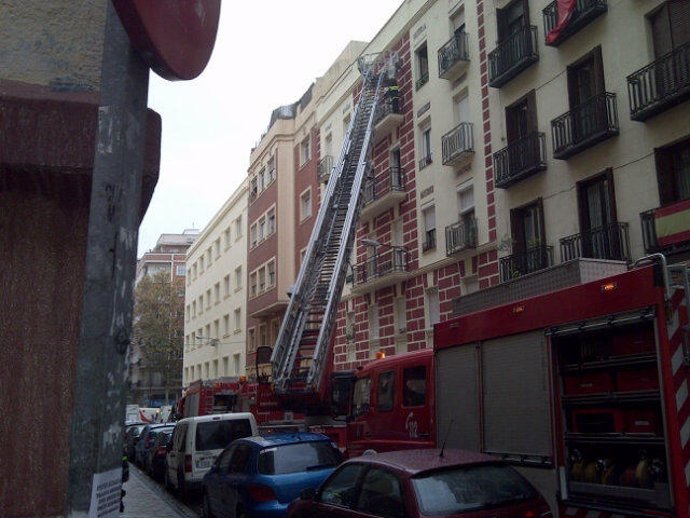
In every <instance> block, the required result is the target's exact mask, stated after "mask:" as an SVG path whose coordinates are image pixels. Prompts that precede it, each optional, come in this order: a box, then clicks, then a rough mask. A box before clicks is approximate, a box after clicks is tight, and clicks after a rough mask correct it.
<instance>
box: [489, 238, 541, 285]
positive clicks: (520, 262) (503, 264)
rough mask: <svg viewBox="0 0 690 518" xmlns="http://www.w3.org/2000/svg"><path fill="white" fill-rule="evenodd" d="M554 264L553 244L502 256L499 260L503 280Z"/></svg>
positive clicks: (506, 280)
mask: <svg viewBox="0 0 690 518" xmlns="http://www.w3.org/2000/svg"><path fill="white" fill-rule="evenodd" d="M552 264H553V247H552V246H544V245H541V246H534V247H532V248H528V249H527V251H526V252H522V253H518V254H513V255H509V256H507V257H502V258H501V259H499V262H498V269H499V274H500V278H501V282H508V281H510V280H512V279H517V278H518V277H522V276H523V275H527V274H528V273H533V272H538V271H539V270H543V269H544V268H548V267H549V266H551V265H552Z"/></svg>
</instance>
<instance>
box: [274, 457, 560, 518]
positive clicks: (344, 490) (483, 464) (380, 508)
mask: <svg viewBox="0 0 690 518" xmlns="http://www.w3.org/2000/svg"><path fill="white" fill-rule="evenodd" d="M287 516H288V518H307V517H308V518H325V517H328V518H335V517H338V518H346V517H348V516H352V517H355V516H356V517H363V516H378V517H382V518H414V517H424V516H434V517H436V518H442V517H445V518H451V517H452V518H460V517H471V518H496V517H498V518H509V517H514V516H534V517H539V518H541V517H547V516H548V517H549V518H550V517H551V511H550V509H549V506H548V504H547V503H546V500H544V498H543V497H542V496H541V495H540V494H539V492H538V491H537V490H536V489H535V488H534V487H533V486H532V485H531V484H530V483H529V482H528V481H527V480H526V479H525V478H524V477H523V476H522V475H520V474H519V473H518V472H517V471H516V470H515V469H513V468H512V467H510V466H509V465H507V464H505V463H503V462H502V461H499V460H497V459H495V458H494V457H491V456H488V455H483V454H480V453H474V452H466V451H461V450H445V451H444V452H443V454H441V452H440V451H439V450H438V449H429V450H405V451H394V452H386V453H378V454H376V453H375V454H372V455H365V456H362V457H356V458H353V459H350V460H348V461H347V462H345V463H343V464H342V465H341V466H340V467H339V468H338V469H337V470H335V472H334V473H333V474H332V475H331V476H330V477H329V478H328V479H327V480H326V481H325V482H324V483H323V484H322V485H321V486H320V487H319V488H318V489H317V490H316V491H311V490H307V491H304V492H302V494H301V495H300V498H299V499H297V500H295V501H294V502H293V503H292V504H291V505H290V508H289V510H288V514H287Z"/></svg>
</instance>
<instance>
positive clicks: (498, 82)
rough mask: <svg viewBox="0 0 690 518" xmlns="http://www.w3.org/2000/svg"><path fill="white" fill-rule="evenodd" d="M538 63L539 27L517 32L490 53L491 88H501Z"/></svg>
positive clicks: (525, 28) (528, 27)
mask: <svg viewBox="0 0 690 518" xmlns="http://www.w3.org/2000/svg"><path fill="white" fill-rule="evenodd" d="M537 61H539V53H538V52H537V27H536V26H534V25H531V26H527V27H524V28H522V29H519V30H517V31H515V32H514V33H513V34H511V35H510V36H508V37H507V38H506V39H504V40H503V41H502V42H500V43H499V44H498V46H497V47H496V48H495V49H494V50H492V51H491V52H490V53H489V86H493V87H494V88H500V87H501V86H503V85H504V84H506V83H507V82H508V81H510V80H511V79H512V78H514V77H515V76H516V75H518V74H519V73H520V72H522V71H523V70H525V69H526V68H527V67H529V66H530V65H531V64H532V63H535V62H537Z"/></svg>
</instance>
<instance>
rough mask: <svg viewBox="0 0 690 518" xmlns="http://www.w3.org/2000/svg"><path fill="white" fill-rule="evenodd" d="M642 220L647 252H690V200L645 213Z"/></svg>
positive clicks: (641, 215)
mask: <svg viewBox="0 0 690 518" xmlns="http://www.w3.org/2000/svg"><path fill="white" fill-rule="evenodd" d="M640 219H641V223H642V241H643V243H644V249H645V252H647V253H650V254H651V253H655V252H663V253H667V254H672V253H676V252H683V251H687V250H690V199H686V200H683V201H679V202H676V203H672V204H670V205H665V206H663V207H658V208H656V209H652V210H648V211H645V212H643V213H641V214H640Z"/></svg>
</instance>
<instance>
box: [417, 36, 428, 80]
mask: <svg viewBox="0 0 690 518" xmlns="http://www.w3.org/2000/svg"><path fill="white" fill-rule="evenodd" d="M414 55H415V61H416V63H417V82H416V83H415V85H416V88H417V90H419V89H420V88H421V87H422V86H424V85H425V84H426V83H427V82H429V53H428V51H427V48H426V43H424V44H423V45H422V46H421V47H419V48H418V49H417V50H416V51H415V53H414Z"/></svg>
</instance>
